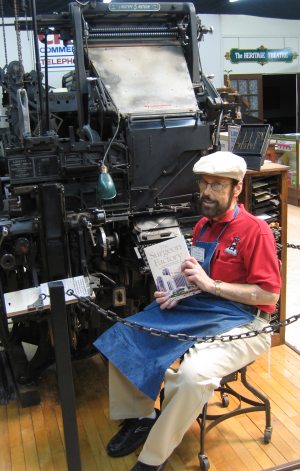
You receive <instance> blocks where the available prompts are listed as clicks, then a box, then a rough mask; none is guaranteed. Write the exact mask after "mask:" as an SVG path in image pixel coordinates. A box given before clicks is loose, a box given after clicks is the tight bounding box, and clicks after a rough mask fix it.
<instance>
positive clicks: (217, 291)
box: [214, 280, 223, 296]
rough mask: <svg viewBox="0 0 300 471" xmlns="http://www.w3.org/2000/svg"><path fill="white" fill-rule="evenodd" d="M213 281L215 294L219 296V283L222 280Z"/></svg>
mask: <svg viewBox="0 0 300 471" xmlns="http://www.w3.org/2000/svg"><path fill="white" fill-rule="evenodd" d="M214 283H215V295H216V296H221V284H222V283H223V281H221V280H214Z"/></svg>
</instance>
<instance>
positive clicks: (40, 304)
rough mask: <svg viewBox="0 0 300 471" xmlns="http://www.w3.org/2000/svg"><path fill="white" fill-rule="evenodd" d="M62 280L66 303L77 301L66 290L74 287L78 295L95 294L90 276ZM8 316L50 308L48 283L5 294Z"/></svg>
mask: <svg viewBox="0 0 300 471" xmlns="http://www.w3.org/2000/svg"><path fill="white" fill-rule="evenodd" d="M58 281H62V283H63V285H64V292H65V302H66V304H69V303H74V302H76V301H77V298H76V297H75V296H69V295H68V294H66V292H67V291H68V290H69V289H72V290H73V291H74V293H75V294H76V295H77V296H83V297H87V296H91V297H93V296H94V294H93V292H92V289H91V288H90V284H89V278H88V277H84V276H75V277H74V278H65V279H64V280H58ZM4 300H5V307H6V314H7V317H12V316H18V315H21V314H28V313H30V312H34V311H37V312H38V311H39V310H42V309H50V297H49V287H48V283H42V284H40V286H38V287H36V288H27V289H21V290H18V291H12V292H10V293H5V294H4Z"/></svg>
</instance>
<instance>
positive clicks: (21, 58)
mask: <svg viewBox="0 0 300 471" xmlns="http://www.w3.org/2000/svg"><path fill="white" fill-rule="evenodd" d="M14 10H15V23H16V38H17V49H18V59H19V64H20V72H21V85H22V87H24V77H23V72H24V68H23V57H22V45H21V33H20V24H19V13H18V5H17V0H14Z"/></svg>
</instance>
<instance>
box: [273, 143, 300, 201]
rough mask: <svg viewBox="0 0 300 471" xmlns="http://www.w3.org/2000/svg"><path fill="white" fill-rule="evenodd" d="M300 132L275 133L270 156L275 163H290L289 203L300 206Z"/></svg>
mask: <svg viewBox="0 0 300 471" xmlns="http://www.w3.org/2000/svg"><path fill="white" fill-rule="evenodd" d="M299 146H300V134H273V135H272V138H271V142H270V144H269V149H268V152H267V155H268V158H269V159H271V160H272V162H274V163H279V164H282V165H288V166H289V169H288V203H290V204H293V205H295V206H300V162H299Z"/></svg>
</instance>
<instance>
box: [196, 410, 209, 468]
mask: <svg viewBox="0 0 300 471" xmlns="http://www.w3.org/2000/svg"><path fill="white" fill-rule="evenodd" d="M206 414H207V403H206V404H205V405H204V406H203V409H202V413H201V415H199V417H198V418H197V422H198V424H199V427H200V452H199V454H198V458H199V463H200V469H201V471H208V469H209V468H210V465H209V461H208V458H207V456H206V454H205V453H204V442H205V426H206Z"/></svg>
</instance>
